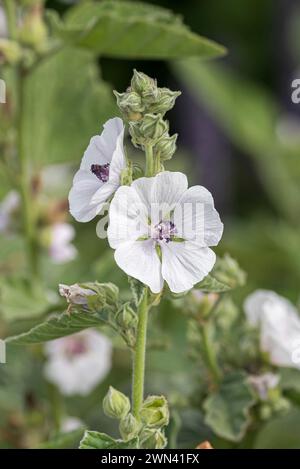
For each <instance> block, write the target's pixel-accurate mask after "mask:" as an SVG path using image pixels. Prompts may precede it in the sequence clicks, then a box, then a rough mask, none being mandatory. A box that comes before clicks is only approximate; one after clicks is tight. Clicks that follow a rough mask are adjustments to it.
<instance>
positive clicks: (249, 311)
mask: <svg viewBox="0 0 300 469" xmlns="http://www.w3.org/2000/svg"><path fill="white" fill-rule="evenodd" d="M244 310H245V313H246V316H247V319H248V321H249V323H250V324H252V325H253V326H257V325H259V324H260V323H261V322H262V320H263V318H264V316H265V315H267V316H270V315H272V314H275V312H276V314H277V316H278V315H279V314H280V311H282V313H281V314H283V315H284V317H286V318H288V317H289V318H293V317H297V310H296V308H295V307H294V305H292V303H290V301H288V300H287V299H286V298H283V297H282V296H280V295H277V293H275V292H273V291H271V290H256V291H255V292H253V293H251V295H248V296H247V298H246V300H245V302H244Z"/></svg>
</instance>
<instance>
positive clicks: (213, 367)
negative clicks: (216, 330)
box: [200, 323, 222, 387]
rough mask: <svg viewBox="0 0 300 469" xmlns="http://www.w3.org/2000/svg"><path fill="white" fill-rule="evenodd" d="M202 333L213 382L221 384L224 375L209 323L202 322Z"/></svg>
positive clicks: (207, 363) (206, 360) (205, 359)
mask: <svg viewBox="0 0 300 469" xmlns="http://www.w3.org/2000/svg"><path fill="white" fill-rule="evenodd" d="M200 333H201V338H202V346H203V355H204V361H205V363H206V366H207V368H208V369H209V372H210V375H211V378H212V380H213V383H214V385H215V386H216V387H217V386H218V385H219V384H220V381H221V377H222V376H221V371H220V368H219V365H218V361H217V357H216V354H215V350H214V345H213V343H212V342H211V340H210V336H209V323H202V324H201V325H200Z"/></svg>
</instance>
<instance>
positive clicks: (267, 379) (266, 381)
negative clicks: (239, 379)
mask: <svg viewBox="0 0 300 469" xmlns="http://www.w3.org/2000/svg"><path fill="white" fill-rule="evenodd" d="M279 381H280V377H279V376H278V375H275V374H274V373H264V374H263V375H251V376H249V382H250V384H251V386H253V388H254V390H255V391H256V392H257V394H258V395H259V398H260V399H261V400H262V401H266V400H267V399H268V393H269V391H270V390H271V389H274V388H276V387H277V386H278V383H279Z"/></svg>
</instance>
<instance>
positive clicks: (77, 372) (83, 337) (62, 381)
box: [44, 330, 112, 395]
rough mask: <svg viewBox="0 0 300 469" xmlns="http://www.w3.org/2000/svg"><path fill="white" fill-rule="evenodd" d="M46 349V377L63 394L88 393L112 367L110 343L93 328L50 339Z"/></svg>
mask: <svg viewBox="0 0 300 469" xmlns="http://www.w3.org/2000/svg"><path fill="white" fill-rule="evenodd" d="M45 352H46V354H47V356H48V361H47V363H46V365H45V370H44V371H45V376H46V378H47V379H48V380H49V381H51V382H52V383H54V384H56V386H57V387H58V388H59V390H60V391H61V393H62V394H65V395H72V394H81V395H87V394H89V393H90V392H91V391H92V389H93V388H94V387H95V386H96V385H97V384H98V383H99V382H100V381H101V380H103V379H104V378H105V376H106V375H107V373H108V372H109V370H110V368H111V355H112V345H111V342H110V340H109V339H108V338H107V337H105V336H104V335H102V334H100V333H98V332H96V331H93V330H86V331H83V332H79V333H78V334H75V335H72V336H68V337H63V338H61V339H57V340H54V341H52V342H49V343H47V344H46V346H45Z"/></svg>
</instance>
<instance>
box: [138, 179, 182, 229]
mask: <svg viewBox="0 0 300 469" xmlns="http://www.w3.org/2000/svg"><path fill="white" fill-rule="evenodd" d="M187 186H188V182H187V177H186V176H185V174H183V173H177V172H171V171H164V172H162V173H159V174H157V175H156V176H155V177H152V178H139V179H137V180H136V181H134V182H133V183H132V187H134V188H135V190H136V191H137V192H138V193H139V195H140V198H141V200H142V201H143V202H144V203H145V205H146V206H147V207H148V210H150V211H151V221H152V223H153V224H156V223H159V221H160V219H161V218H163V216H164V214H169V212H170V211H172V210H173V209H174V206H175V205H176V204H177V203H178V201H179V200H180V198H181V196H182V195H183V194H184V192H185V191H186V189H187Z"/></svg>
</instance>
